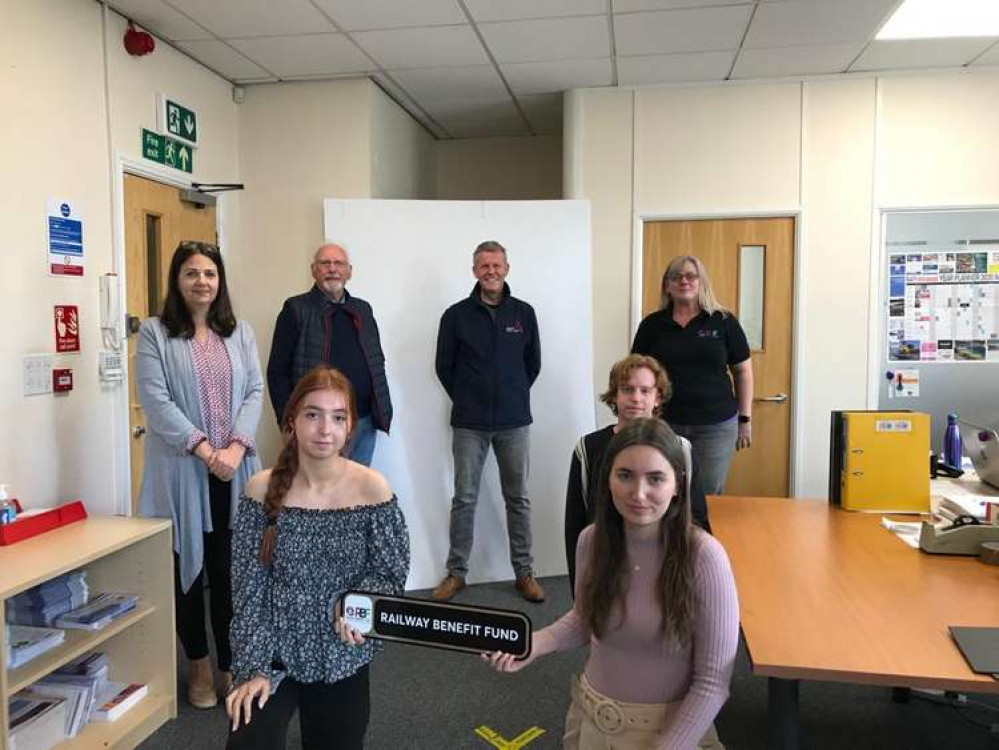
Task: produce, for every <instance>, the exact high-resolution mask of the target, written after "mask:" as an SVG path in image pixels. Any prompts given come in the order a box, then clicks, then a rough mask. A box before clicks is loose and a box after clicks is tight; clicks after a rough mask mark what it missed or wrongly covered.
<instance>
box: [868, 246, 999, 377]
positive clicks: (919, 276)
mask: <svg viewBox="0 0 999 750" xmlns="http://www.w3.org/2000/svg"><path fill="white" fill-rule="evenodd" d="M887 329H888V359H889V361H891V362H999V246H996V247H993V246H982V247H974V248H973V249H970V250H963V249H962V250H960V251H957V250H954V249H953V248H946V249H943V248H940V249H932V248H927V249H923V250H921V251H920V252H905V253H902V252H891V253H889V255H888V327H887Z"/></svg>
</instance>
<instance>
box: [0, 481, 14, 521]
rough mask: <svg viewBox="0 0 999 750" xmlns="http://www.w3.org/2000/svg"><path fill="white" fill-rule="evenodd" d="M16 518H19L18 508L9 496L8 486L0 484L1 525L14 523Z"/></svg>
mask: <svg viewBox="0 0 999 750" xmlns="http://www.w3.org/2000/svg"><path fill="white" fill-rule="evenodd" d="M15 518H17V508H16V507H15V506H14V501H13V500H11V499H10V497H9V496H8V495H7V485H6V484H0V524H6V523H12V522H13V521H14V519H15Z"/></svg>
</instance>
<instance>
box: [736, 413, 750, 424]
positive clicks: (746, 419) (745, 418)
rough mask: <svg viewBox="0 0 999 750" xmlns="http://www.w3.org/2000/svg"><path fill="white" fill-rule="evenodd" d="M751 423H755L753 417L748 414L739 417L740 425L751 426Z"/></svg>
mask: <svg viewBox="0 0 999 750" xmlns="http://www.w3.org/2000/svg"><path fill="white" fill-rule="evenodd" d="M751 421H753V418H752V417H750V416H747V415H746V414H740V415H739V424H749V423H750V422H751Z"/></svg>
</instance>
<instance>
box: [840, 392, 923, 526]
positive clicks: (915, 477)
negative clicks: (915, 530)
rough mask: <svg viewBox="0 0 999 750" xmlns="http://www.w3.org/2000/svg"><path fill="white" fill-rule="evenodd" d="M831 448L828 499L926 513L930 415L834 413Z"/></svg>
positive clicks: (868, 507)
mask: <svg viewBox="0 0 999 750" xmlns="http://www.w3.org/2000/svg"><path fill="white" fill-rule="evenodd" d="M831 453H832V465H831V467H830V469H831V473H830V483H829V484H830V500H831V501H832V502H834V503H838V504H840V505H841V506H842V507H843V508H845V509H847V510H871V511H904V512H910V513H911V512H918V513H928V512H929V510H930V468H929V456H930V415H929V414H922V413H920V412H908V411H843V412H834V413H833V434H832V450H831ZM837 475H838V476H837Z"/></svg>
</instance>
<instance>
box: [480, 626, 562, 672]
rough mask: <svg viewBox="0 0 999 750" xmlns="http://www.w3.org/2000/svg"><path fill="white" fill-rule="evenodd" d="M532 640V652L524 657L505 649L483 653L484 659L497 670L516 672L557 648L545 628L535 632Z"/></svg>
mask: <svg viewBox="0 0 999 750" xmlns="http://www.w3.org/2000/svg"><path fill="white" fill-rule="evenodd" d="M532 641H533V643H532V646H531V653H530V654H528V655H527V656H526V657H525V658H523V659H518V658H517V657H516V656H514V655H513V654H509V653H506V652H505V651H492V652H490V653H487V654H482V657H481V658H482V661H484V662H486V663H487V664H488V665H489V666H490V667H492V668H493V669H494V670H495V671H497V672H503V673H505V674H514V673H516V672H519V671H520V670H522V669H524V667H526V666H528V665H530V664H533V663H534V661H535V660H536V659H537V658H538V657H539V656H544V655H545V654H550V653H551V652H552V651H554V650H555V644H554V643H552V639H551V636H549V635H548V633H546V632H545V631H543V630H541V631H538V632H537V633H535V634H534V637H533V639H532Z"/></svg>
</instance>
